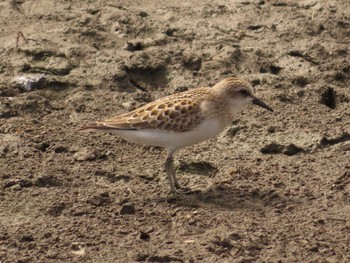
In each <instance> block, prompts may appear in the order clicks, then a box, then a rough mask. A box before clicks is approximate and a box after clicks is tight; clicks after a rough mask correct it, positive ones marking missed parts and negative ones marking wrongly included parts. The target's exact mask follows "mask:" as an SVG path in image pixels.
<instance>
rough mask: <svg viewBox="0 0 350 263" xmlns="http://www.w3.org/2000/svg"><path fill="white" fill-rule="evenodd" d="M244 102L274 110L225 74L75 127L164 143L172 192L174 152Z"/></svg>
mask: <svg viewBox="0 0 350 263" xmlns="http://www.w3.org/2000/svg"><path fill="white" fill-rule="evenodd" d="M247 104H255V105H258V106H260V107H262V108H265V109H266V110H269V111H273V109H272V108H270V107H269V106H268V105H267V104H266V103H265V102H263V101H262V100H261V99H259V98H258V97H256V96H255V95H254V88H253V86H252V85H251V84H250V83H249V82H248V81H246V80H243V79H241V78H238V77H228V78H225V79H223V80H221V81H220V82H218V83H217V84H216V85H214V86H213V87H211V88H210V87H198V88H193V89H190V90H187V91H183V92H180V93H175V94H172V95H169V96H166V97H163V98H160V99H157V100H155V101H153V102H150V103H148V104H146V105H143V106H141V107H139V108H137V109H135V110H133V111H131V112H127V113H124V114H121V115H118V116H115V117H112V118H110V119H106V120H104V121H96V122H91V123H86V124H82V125H80V126H79V128H78V130H77V131H79V132H90V131H92V132H105V133H112V134H116V135H118V136H120V137H122V138H123V139H125V140H127V141H129V142H133V143H137V144H143V145H148V146H158V147H162V148H165V149H166V150H167V157H166V160H165V163H164V168H165V171H166V175H167V179H168V181H169V184H170V192H171V194H176V193H177V192H178V191H177V190H178V189H180V188H181V186H180V184H179V182H178V180H177V178H176V174H175V170H174V164H173V163H174V157H173V156H174V154H175V152H176V151H178V150H179V149H182V148H184V147H187V146H190V145H193V144H197V143H200V142H203V141H206V140H208V139H211V138H214V137H216V136H217V135H218V134H220V133H221V132H222V131H223V130H224V129H225V128H226V127H228V126H229V125H230V124H231V123H232V121H233V120H234V118H235V116H236V114H237V113H238V112H239V111H240V109H241V108H242V107H243V106H245V105H247Z"/></svg>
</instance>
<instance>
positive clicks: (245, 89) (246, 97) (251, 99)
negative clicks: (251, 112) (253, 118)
mask: <svg viewBox="0 0 350 263" xmlns="http://www.w3.org/2000/svg"><path fill="white" fill-rule="evenodd" d="M213 91H214V92H215V93H216V94H218V95H219V96H220V97H221V98H222V99H224V100H226V101H227V100H228V101H229V102H230V104H231V107H232V108H233V111H234V112H237V111H238V110H239V109H240V108H241V107H242V106H244V105H246V104H249V103H253V104H255V105H258V106H260V107H263V108H265V109H267V110H269V111H273V109H271V108H270V107H269V106H268V105H267V104H266V103H265V102H263V101H262V100H261V99H259V98H257V97H256V96H255V95H254V89H253V87H252V85H251V84H250V83H249V82H248V81H245V80H242V79H239V78H235V77H230V78H226V79H224V80H222V81H220V82H219V83H218V84H216V85H215V86H214V87H213Z"/></svg>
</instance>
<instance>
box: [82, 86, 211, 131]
mask: <svg viewBox="0 0 350 263" xmlns="http://www.w3.org/2000/svg"><path fill="white" fill-rule="evenodd" d="M208 95H209V96H210V89H209V88H197V89H193V90H189V91H185V92H182V93H177V94H173V95H170V96H167V97H164V98H161V99H158V100H155V101H153V102H151V103H149V104H146V105H144V106H142V107H140V108H137V109H135V110H133V111H131V112H128V113H125V114H122V115H118V116H116V117H113V118H111V119H107V120H105V121H99V122H96V123H91V124H88V125H87V126H86V127H82V129H89V128H90V129H121V130H139V129H142V130H146V129H150V130H165V131H174V132H184V131H188V130H191V129H192V128H194V127H195V126H197V125H198V124H199V123H200V122H201V121H202V120H203V115H202V114H201V103H202V102H203V100H204V99H205V98H207V97H208Z"/></svg>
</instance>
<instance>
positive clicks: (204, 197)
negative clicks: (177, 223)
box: [158, 185, 300, 211]
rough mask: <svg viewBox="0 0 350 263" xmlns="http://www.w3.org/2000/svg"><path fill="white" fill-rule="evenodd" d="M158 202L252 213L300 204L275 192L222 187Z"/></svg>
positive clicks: (217, 186)
mask: <svg viewBox="0 0 350 263" xmlns="http://www.w3.org/2000/svg"><path fill="white" fill-rule="evenodd" d="M158 201H159V202H163V203H164V202H166V203H169V204H175V205H178V206H187V207H193V208H198V207H202V208H208V209H210V208H220V209H224V210H254V211H266V210H270V209H275V210H276V211H283V210H284V209H288V208H290V207H293V206H294V205H296V204H297V203H299V202H300V200H299V201H298V200H296V199H293V198H291V197H288V196H284V195H283V193H280V192H279V191H276V190H257V189H241V188H236V187H234V186H223V185H214V186H211V187H210V188H208V189H206V190H203V191H188V192H182V193H179V194H177V195H175V196H169V197H167V198H160V199H158Z"/></svg>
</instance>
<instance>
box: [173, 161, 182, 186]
mask: <svg viewBox="0 0 350 263" xmlns="http://www.w3.org/2000/svg"><path fill="white" fill-rule="evenodd" d="M172 166H173V165H172ZM173 181H174V185H175V187H176V188H177V189H180V188H181V186H180V184H179V182H178V181H177V178H176V173H175V171H174V166H173Z"/></svg>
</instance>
